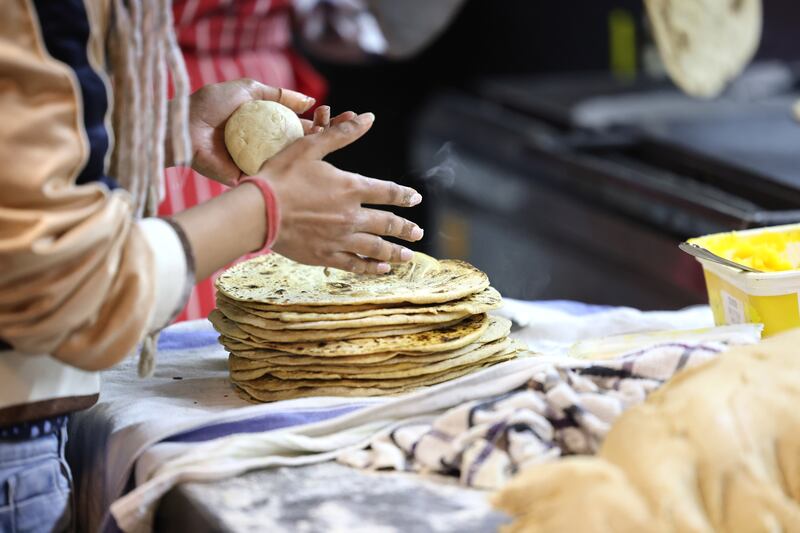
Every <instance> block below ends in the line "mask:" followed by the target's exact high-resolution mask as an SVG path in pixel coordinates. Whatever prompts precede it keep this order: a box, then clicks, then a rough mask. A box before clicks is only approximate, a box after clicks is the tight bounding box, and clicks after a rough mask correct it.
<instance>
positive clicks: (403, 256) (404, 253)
mask: <svg viewBox="0 0 800 533" xmlns="http://www.w3.org/2000/svg"><path fill="white" fill-rule="evenodd" d="M413 258H414V252H412V251H411V250H409V249H408V248H403V249H402V250H400V260H401V261H411V260H412V259H413Z"/></svg>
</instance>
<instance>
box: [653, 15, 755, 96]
mask: <svg viewBox="0 0 800 533" xmlns="http://www.w3.org/2000/svg"><path fill="white" fill-rule="evenodd" d="M645 5H646V6H647V12H648V15H649V17H650V21H651V23H652V27H653V34H654V36H655V40H656V44H657V45H658V49H659V52H660V53H661V57H662V58H663V60H664V64H665V66H666V68H667V71H668V72H669V74H670V76H671V77H672V79H673V80H674V81H675V83H676V84H677V85H678V86H679V87H680V88H681V89H683V90H684V91H686V92H687V93H688V94H690V95H693V96H697V97H703V98H712V97H714V96H717V95H718V94H719V93H720V92H722V90H723V89H724V88H725V87H726V85H727V84H728V83H729V82H730V81H731V80H733V79H734V78H735V77H736V76H738V75H739V74H740V73H741V72H742V70H743V69H744V68H745V66H747V64H748V63H749V62H750V60H751V59H752V58H753V56H754V55H755V52H756V50H757V49H758V45H759V41H760V40H761V26H762V7H761V0H725V1H720V0H645Z"/></svg>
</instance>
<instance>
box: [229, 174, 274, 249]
mask: <svg viewBox="0 0 800 533" xmlns="http://www.w3.org/2000/svg"><path fill="white" fill-rule="evenodd" d="M242 183H252V184H253V185H255V186H256V187H258V189H259V190H260V191H261V196H262V197H263V198H264V210H265V211H266V215H267V236H266V238H265V239H264V246H262V247H261V249H260V250H257V251H255V252H252V253H255V254H268V253H270V252H271V250H270V248H272V245H273V244H275V241H276V240H277V239H278V230H279V229H280V225H281V211H280V208H279V207H278V202H277V200H275V192H274V191H273V190H272V187H271V186H270V184H269V182H267V180H265V179H264V178H253V177H250V176H248V177H246V178H244V179H242V180H240V181H239V185H241V184H242Z"/></svg>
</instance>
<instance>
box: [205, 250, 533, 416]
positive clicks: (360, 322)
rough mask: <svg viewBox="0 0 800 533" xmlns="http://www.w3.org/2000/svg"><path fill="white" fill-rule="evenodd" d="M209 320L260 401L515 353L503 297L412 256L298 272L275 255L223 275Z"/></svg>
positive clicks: (469, 274) (356, 387)
mask: <svg viewBox="0 0 800 533" xmlns="http://www.w3.org/2000/svg"><path fill="white" fill-rule="evenodd" d="M216 286H217V309H215V310H214V311H213V312H212V313H211V315H210V316H209V319H210V320H211V322H212V323H213V324H214V327H215V328H216V329H217V331H218V332H219V333H220V342H221V343H222V344H223V345H224V346H225V348H226V349H227V351H228V352H229V353H230V357H229V363H230V372H231V380H232V381H233V383H234V384H235V385H236V387H237V389H238V391H239V392H240V393H241V394H242V395H243V396H245V397H247V398H248V399H251V400H254V401H273V400H282V399H288V398H299V397H306V396H378V395H390V394H398V393H401V392H404V391H407V390H410V389H414V388H417V387H421V386H425V385H432V384H435V383H441V382H443V381H447V380H450V379H453V378H456V377H459V376H463V375H465V374H468V373H470V372H473V371H475V370H477V369H480V368H483V367H486V366H489V365H493V364H496V363H499V362H501V361H506V360H509V359H512V358H514V357H516V355H517V352H520V351H521V350H523V349H524V346H523V345H521V344H520V343H518V341H514V340H511V339H509V338H508V334H509V331H510V327H511V324H510V323H509V321H508V320H506V319H504V318H500V317H494V316H490V315H488V314H487V312H488V311H491V310H492V309H496V308H498V307H500V304H501V298H500V294H499V293H498V292H497V291H496V290H495V289H493V288H491V287H490V286H489V280H488V278H487V277H486V274H484V273H483V272H481V271H480V270H478V269H476V268H475V267H473V266H471V265H469V264H467V263H464V262H462V261H437V260H436V259H433V258H431V257H429V256H426V255H424V254H416V256H415V258H414V260H412V261H411V262H410V263H407V264H403V265H397V266H395V267H394V269H393V271H392V272H391V273H390V274H387V275H382V276H371V275H358V274H351V273H348V272H343V271H339V270H333V269H326V268H322V267H312V266H306V265H300V264H298V263H295V262H294V261H291V260H289V259H287V258H285V257H282V256H280V255H277V254H270V255H267V256H262V257H257V258H255V259H251V260H249V261H245V262H243V263H240V264H238V265H236V266H234V267H232V268H230V269H229V270H227V271H226V272H225V273H223V274H222V275H221V276H220V277H219V279H218V280H217V283H216Z"/></svg>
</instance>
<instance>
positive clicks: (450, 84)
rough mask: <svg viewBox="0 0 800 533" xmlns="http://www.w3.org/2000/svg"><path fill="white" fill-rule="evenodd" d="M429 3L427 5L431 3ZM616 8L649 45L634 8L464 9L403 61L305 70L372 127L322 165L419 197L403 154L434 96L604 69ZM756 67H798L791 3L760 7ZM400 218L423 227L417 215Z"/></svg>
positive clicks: (478, 4) (624, 0)
mask: <svg viewBox="0 0 800 533" xmlns="http://www.w3.org/2000/svg"><path fill="white" fill-rule="evenodd" d="M432 1H435V0H432ZM615 8H622V9H625V10H627V11H628V12H630V13H631V14H633V16H634V18H635V20H637V26H638V27H637V38H638V41H640V42H639V44H640V45H642V44H643V43H642V42H641V41H643V40H645V39H648V37H647V30H646V28H645V25H646V24H645V18H644V8H643V3H642V1H641V0H615V1H608V0H580V1H577V2H576V1H570V2H548V1H543V0H538V1H537V0H470V1H468V2H466V3H465V5H464V7H463V8H462V10H461V11H460V12H459V14H458V16H457V17H456V18H455V20H454V22H453V23H452V24H451V25H450V27H449V28H448V29H447V30H446V31H445V32H444V34H442V35H441V37H440V38H438V39H437V40H436V41H435V42H434V44H433V45H432V46H431V47H429V48H428V49H427V50H425V51H424V52H423V53H422V54H420V55H418V56H417V57H414V58H412V59H409V60H405V61H399V62H386V61H380V60H375V61H372V62H370V63H368V64H364V65H357V66H352V65H349V66H348V65H337V64H332V63H326V62H323V61H319V60H314V59H313V58H312V61H313V62H314V65H315V66H316V67H317V69H318V70H319V71H320V72H321V73H322V74H323V75H324V76H325V77H326V78H327V79H328V81H329V83H330V93H329V98H328V102H327V103H329V104H330V105H331V106H332V108H333V110H334V112H337V111H343V110H347V109H352V110H355V111H359V112H363V111H372V112H374V113H375V114H376V116H377V120H376V122H375V125H374V126H373V128H372V130H371V131H370V133H369V134H368V135H367V136H366V137H364V138H363V139H361V140H360V141H359V142H358V143H356V144H355V145H353V146H351V147H348V148H347V149H346V150H343V151H341V152H339V153H337V154H334V155H333V156H331V157H330V160H331V161H332V162H333V163H334V164H336V165H338V166H340V167H341V168H344V169H347V170H350V171H354V172H358V173H361V174H364V175H368V176H372V177H376V178H384V179H392V180H395V181H399V182H402V183H406V184H409V185H412V186H416V187H418V188H419V189H420V190H423V191H424V189H425V187H424V184H423V183H421V182H420V181H419V179H418V178H417V176H418V175H419V174H421V173H422V172H424V171H425V170H426V169H415V168H412V166H411V164H410V161H409V159H410V158H409V147H410V142H411V136H412V131H413V130H412V128H413V124H414V120H415V117H416V115H417V113H418V110H419V109H420V108H422V106H423V104H424V102H425V101H426V100H427V99H428V98H429V97H430V96H431V94H433V93H434V92H436V91H440V90H442V89H445V88H458V89H461V90H469V88H470V85H471V82H472V81H473V80H476V79H480V78H491V77H494V76H507V75H523V76H524V75H540V74H547V73H563V72H574V71H592V70H594V71H597V70H608V68H609V46H608V16H609V13H610V12H611V10H612V9H615ZM764 18H765V28H764V33H763V38H762V45H761V48H760V51H759V54H758V56H759V58H760V59H771V58H780V59H785V60H800V42H798V28H800V2H798V1H797V0H765V2H764ZM404 214H405V216H408V217H409V218H412V219H414V220H415V221H416V222H418V223H419V224H421V225H422V226H423V227H424V226H425V225H426V223H427V222H428V219H429V218H430V217H429V216H428V212H427V208H426V207H421V208H418V209H414V210H412V211H411V212H409V211H405V212H404Z"/></svg>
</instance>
